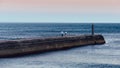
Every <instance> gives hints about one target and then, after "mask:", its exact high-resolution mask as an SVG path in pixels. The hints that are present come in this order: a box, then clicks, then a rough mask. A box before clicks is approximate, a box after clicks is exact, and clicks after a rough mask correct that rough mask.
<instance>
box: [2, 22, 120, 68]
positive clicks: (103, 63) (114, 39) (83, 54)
mask: <svg viewBox="0 0 120 68" xmlns="http://www.w3.org/2000/svg"><path fill="white" fill-rule="evenodd" d="M61 31H63V32H67V35H72V36H78V35H90V34H91V23H0V40H1V41H3V40H16V39H24V38H44V37H55V36H61V33H60V32H61ZM94 32H95V34H102V35H103V36H104V38H105V41H106V44H103V45H95V46H93V45H90V46H85V47H77V48H71V49H68V50H61V51H54V52H46V53H42V54H41V53H40V54H34V55H26V56H20V57H11V58H0V68H120V24H119V23H94Z"/></svg>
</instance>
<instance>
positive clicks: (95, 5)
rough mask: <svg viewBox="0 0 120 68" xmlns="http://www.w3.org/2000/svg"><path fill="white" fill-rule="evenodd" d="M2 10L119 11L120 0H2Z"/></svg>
mask: <svg viewBox="0 0 120 68" xmlns="http://www.w3.org/2000/svg"><path fill="white" fill-rule="evenodd" d="M0 10H1V11H6V12H9V11H12V12H28V11H29V12H30V11H32V12H51V13H76V12H77V13H87V12H88V13H119V14H120V0H0Z"/></svg>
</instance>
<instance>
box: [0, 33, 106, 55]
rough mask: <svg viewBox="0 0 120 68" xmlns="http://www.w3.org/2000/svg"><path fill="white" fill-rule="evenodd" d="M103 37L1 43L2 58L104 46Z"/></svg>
mask: <svg viewBox="0 0 120 68" xmlns="http://www.w3.org/2000/svg"><path fill="white" fill-rule="evenodd" d="M104 43H105V40H104V37H103V36H102V35H94V36H92V35H86V36H85V35H84V36H67V37H54V38H40V39H23V40H12V41H1V42H0V57H8V56H18V55H24V54H30V53H38V52H39V53H40V52H46V51H51V50H62V49H68V48H72V47H79V46H86V45H97V44H104Z"/></svg>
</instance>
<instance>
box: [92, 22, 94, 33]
mask: <svg viewBox="0 0 120 68" xmlns="http://www.w3.org/2000/svg"><path fill="white" fill-rule="evenodd" d="M92 35H94V24H92Z"/></svg>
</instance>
